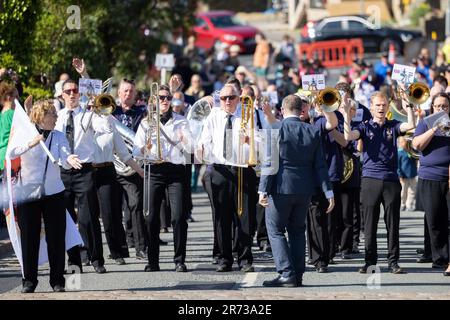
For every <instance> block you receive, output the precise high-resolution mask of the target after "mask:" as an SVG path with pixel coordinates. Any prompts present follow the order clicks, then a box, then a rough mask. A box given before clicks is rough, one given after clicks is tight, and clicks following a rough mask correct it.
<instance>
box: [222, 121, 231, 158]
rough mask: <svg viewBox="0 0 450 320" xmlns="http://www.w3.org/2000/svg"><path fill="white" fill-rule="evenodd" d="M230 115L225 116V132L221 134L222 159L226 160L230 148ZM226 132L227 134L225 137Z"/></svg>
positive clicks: (229, 153)
mask: <svg viewBox="0 0 450 320" xmlns="http://www.w3.org/2000/svg"><path fill="white" fill-rule="evenodd" d="M232 116H233V115H232V114H227V123H226V125H225V130H224V132H223V157H224V158H225V159H227V160H228V158H227V156H230V155H231V146H232V140H231V137H232V129H233V122H231V117H232ZM227 132H229V134H228V135H227Z"/></svg>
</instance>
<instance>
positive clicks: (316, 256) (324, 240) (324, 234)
mask: <svg viewBox="0 0 450 320" xmlns="http://www.w3.org/2000/svg"><path fill="white" fill-rule="evenodd" d="M327 208H328V200H327V198H326V197H325V194H324V193H323V192H320V191H317V192H316V194H315V195H313V196H312V198H311V203H310V205H309V208H308V214H307V216H306V233H307V238H308V241H307V243H308V252H309V257H310V258H311V260H312V263H313V264H314V265H315V266H317V267H326V266H328V263H329V261H330V234H329V232H328V217H327V213H326V211H327Z"/></svg>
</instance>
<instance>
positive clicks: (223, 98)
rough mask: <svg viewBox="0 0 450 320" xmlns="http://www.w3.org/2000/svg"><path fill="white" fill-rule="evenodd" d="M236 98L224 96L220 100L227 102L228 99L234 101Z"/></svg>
mask: <svg viewBox="0 0 450 320" xmlns="http://www.w3.org/2000/svg"><path fill="white" fill-rule="evenodd" d="M236 97H237V96H222V97H220V100H222V101H227V99H229V100H234V99H236Z"/></svg>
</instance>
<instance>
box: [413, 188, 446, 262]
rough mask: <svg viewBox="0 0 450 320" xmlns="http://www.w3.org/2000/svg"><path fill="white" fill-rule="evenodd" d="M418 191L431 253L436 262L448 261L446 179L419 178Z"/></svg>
mask: <svg viewBox="0 0 450 320" xmlns="http://www.w3.org/2000/svg"><path fill="white" fill-rule="evenodd" d="M418 190H419V192H420V193H421V196H422V205H423V208H424V210H425V216H426V222H427V225H428V231H429V234H430V242H431V254H432V258H433V262H434V263H436V264H446V263H448V262H449V255H450V253H449V248H450V194H449V191H448V182H447V181H445V182H444V181H442V182H441V181H433V180H425V179H419V189H418Z"/></svg>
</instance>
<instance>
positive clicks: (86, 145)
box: [55, 107, 95, 163]
mask: <svg viewBox="0 0 450 320" xmlns="http://www.w3.org/2000/svg"><path fill="white" fill-rule="evenodd" d="M68 111H69V109H67V108H64V109H62V110H60V111H59V112H58V120H57V121H56V126H55V130H58V131H61V132H62V133H63V134H64V135H65V134H66V125H67V119H68V118H69V113H68ZM91 114H92V112H91V111H87V112H86V113H85V115H84V118H83V125H84V127H85V128H86V127H87V126H88V124H89V118H90V117H91ZM82 117H83V110H82V109H81V107H77V108H76V109H74V110H73V123H74V130H75V133H74V150H73V153H74V154H76V155H78V158H79V159H80V161H81V162H82V163H88V162H94V150H95V148H94V130H93V129H92V126H89V128H87V131H86V132H84V130H83V129H82V127H81V118H82Z"/></svg>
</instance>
